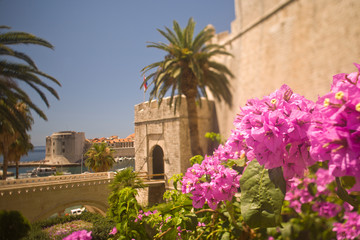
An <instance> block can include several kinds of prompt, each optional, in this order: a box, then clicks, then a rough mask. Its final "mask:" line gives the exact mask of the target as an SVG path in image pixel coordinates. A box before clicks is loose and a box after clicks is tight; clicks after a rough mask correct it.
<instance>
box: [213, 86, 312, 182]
mask: <svg viewBox="0 0 360 240" xmlns="http://www.w3.org/2000/svg"><path fill="white" fill-rule="evenodd" d="M314 107H315V104H314V103H313V102H312V101H310V100H307V99H306V98H304V97H302V96H300V95H298V94H295V93H293V91H292V90H291V89H290V88H289V87H288V86H287V85H283V86H281V88H280V89H278V90H276V91H275V92H274V93H272V94H270V95H269V96H265V97H264V98H263V99H256V98H255V99H251V100H249V101H248V102H247V104H246V106H245V107H243V108H241V113H240V114H239V115H237V117H236V119H235V121H234V126H235V130H233V132H232V135H231V136H230V138H229V140H228V142H227V143H226V144H225V146H222V147H221V148H222V149H226V150H229V149H234V148H235V149H236V150H237V151H238V152H241V154H242V153H245V155H246V157H247V158H248V159H249V160H252V159H254V158H256V159H257V161H258V162H259V163H260V164H261V165H264V167H265V168H267V169H272V168H276V167H283V170H284V177H285V179H290V178H292V177H294V176H298V177H301V176H302V175H303V172H304V170H305V169H306V168H307V167H308V166H310V165H312V164H314V163H315V161H314V160H313V158H312V157H311V156H310V155H309V154H308V148H309V146H310V142H309V140H308V136H307V131H308V128H309V127H310V123H311V115H312V111H313V109H314ZM234 143H235V144H234ZM244 143H245V144H244ZM244 145H246V146H244ZM228 146H230V147H228ZM219 155H220V154H219ZM225 155H226V156H231V152H230V153H229V151H227V152H226V154H225Z"/></svg>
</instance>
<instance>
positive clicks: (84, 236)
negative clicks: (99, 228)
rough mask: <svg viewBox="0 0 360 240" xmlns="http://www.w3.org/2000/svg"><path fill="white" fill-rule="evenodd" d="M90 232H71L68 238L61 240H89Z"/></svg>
mask: <svg viewBox="0 0 360 240" xmlns="http://www.w3.org/2000/svg"><path fill="white" fill-rule="evenodd" d="M91 239H92V237H91V231H90V232H88V231H86V230H81V231H77V232H73V233H72V234H70V235H69V236H67V237H65V238H64V239H63V240H91Z"/></svg>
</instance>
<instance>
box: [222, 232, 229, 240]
mask: <svg viewBox="0 0 360 240" xmlns="http://www.w3.org/2000/svg"><path fill="white" fill-rule="evenodd" d="M229 239H230V233H229V232H225V233H224V234H223V235H222V236H221V240H229Z"/></svg>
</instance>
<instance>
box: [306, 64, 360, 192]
mask: <svg viewBox="0 0 360 240" xmlns="http://www.w3.org/2000/svg"><path fill="white" fill-rule="evenodd" d="M355 66H356V67H357V68H358V72H353V73H350V74H345V73H342V74H337V75H335V76H334V77H333V84H332V86H331V91H330V92H329V93H327V94H325V95H324V96H323V97H321V98H319V100H318V101H317V106H316V109H315V111H314V112H313V123H312V126H311V127H310V128H309V132H308V135H309V138H310V141H311V149H310V153H311V156H312V157H313V158H314V159H315V160H316V161H325V160H329V170H330V172H331V175H333V176H336V177H341V176H345V175H347V176H354V177H355V178H356V179H357V183H356V185H355V186H354V187H353V188H352V191H360V74H359V72H360V65H359V64H355Z"/></svg>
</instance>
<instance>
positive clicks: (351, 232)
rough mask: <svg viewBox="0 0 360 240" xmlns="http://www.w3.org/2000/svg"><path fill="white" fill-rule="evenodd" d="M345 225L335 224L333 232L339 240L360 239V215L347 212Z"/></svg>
mask: <svg viewBox="0 0 360 240" xmlns="http://www.w3.org/2000/svg"><path fill="white" fill-rule="evenodd" d="M344 219H346V222H344V223H334V224H333V226H334V228H333V231H334V232H336V237H337V239H339V240H343V239H356V238H358V237H360V220H359V219H360V215H359V214H358V213H357V212H345V214H344Z"/></svg>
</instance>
